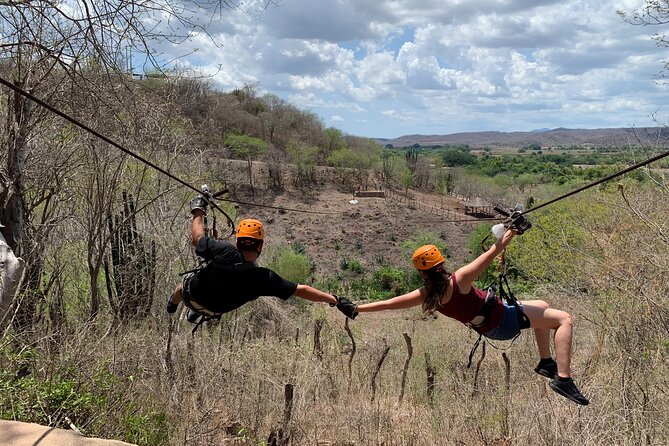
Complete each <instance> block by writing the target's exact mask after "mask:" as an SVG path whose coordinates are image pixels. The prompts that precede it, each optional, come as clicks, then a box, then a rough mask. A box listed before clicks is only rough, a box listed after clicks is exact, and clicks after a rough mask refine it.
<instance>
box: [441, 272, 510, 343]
mask: <svg viewBox="0 0 669 446" xmlns="http://www.w3.org/2000/svg"><path fill="white" fill-rule="evenodd" d="M451 280H452V282H451V283H452V284H453V294H452V295H451V299H450V300H449V301H448V302H446V303H445V304H443V305H439V307H438V308H437V311H438V312H440V313H441V314H443V315H444V316H448V317H452V318H453V319H455V320H458V321H460V322H462V323H463V324H466V323H468V322H470V321H471V320H472V319H474V318H475V317H476V316H477V315H478V314H479V311H481V307H483V302H485V298H486V295H487V293H486V292H485V291H483V290H479V289H478V288H476V287H475V286H472V288H471V290H469V292H468V293H467V294H464V293H462V292H461V291H460V287H458V282H457V280H456V278H455V274H452V275H451ZM503 313H504V304H502V301H501V300H499V298H498V299H497V305H495V307H494V308H493V310H492V312H491V313H490V315H489V316H488V318H487V320H486V321H485V325H483V326H482V327H480V328H479V329H478V330H477V331H478V332H479V333H486V332H488V331H490V330H492V329H493V328H495V327H497V325H498V324H499V321H500V319H501V318H502V314H503Z"/></svg>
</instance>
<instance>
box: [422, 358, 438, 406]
mask: <svg viewBox="0 0 669 446" xmlns="http://www.w3.org/2000/svg"><path fill="white" fill-rule="evenodd" d="M425 372H426V374H427V399H428V401H429V402H430V405H432V404H434V381H435V376H436V375H437V372H436V371H435V370H434V367H432V362H431V361H430V353H429V352H425Z"/></svg>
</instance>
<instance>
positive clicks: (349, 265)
mask: <svg viewBox="0 0 669 446" xmlns="http://www.w3.org/2000/svg"><path fill="white" fill-rule="evenodd" d="M339 267H340V268H341V269H342V270H344V271H351V272H354V273H358V274H360V273H362V272H363V271H364V267H363V266H362V262H361V261H360V260H357V259H349V258H347V257H344V258H342V259H341V260H340V261H339Z"/></svg>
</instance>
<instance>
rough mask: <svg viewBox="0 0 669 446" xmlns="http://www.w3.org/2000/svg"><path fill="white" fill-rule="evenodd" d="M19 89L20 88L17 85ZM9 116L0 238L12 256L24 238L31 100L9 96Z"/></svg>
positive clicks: (1, 196) (0, 197)
mask: <svg viewBox="0 0 669 446" xmlns="http://www.w3.org/2000/svg"><path fill="white" fill-rule="evenodd" d="M19 86H22V85H19ZM9 102H10V103H9V104H8V107H7V108H8V110H9V116H8V119H7V127H8V128H7V134H8V141H7V150H8V153H7V165H6V167H5V168H6V171H5V172H2V173H0V180H2V183H3V184H1V185H0V186H2V191H1V192H0V205H2V211H1V212H2V215H0V220H1V221H0V222H1V223H3V224H4V225H5V228H4V229H3V235H4V236H5V237H6V243H7V245H8V246H9V248H10V249H11V250H12V251H14V252H15V253H18V254H19V255H20V254H21V253H20V251H19V247H20V245H21V238H22V237H23V219H24V215H25V204H24V202H23V195H22V193H21V190H22V188H23V171H24V169H23V164H24V161H25V152H26V144H27V140H28V122H29V117H30V112H31V109H32V107H31V104H32V102H31V101H28V100H26V99H24V98H23V96H21V95H19V94H18V93H15V94H13V95H10V96H9Z"/></svg>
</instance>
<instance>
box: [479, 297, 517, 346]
mask: <svg viewBox="0 0 669 446" xmlns="http://www.w3.org/2000/svg"><path fill="white" fill-rule="evenodd" d="M520 309H521V310H522V309H523V305H522V304H520ZM518 334H520V320H519V318H518V309H517V308H516V307H515V306H514V305H508V304H504V314H502V318H501V319H500V321H499V325H498V326H497V327H495V328H493V329H492V330H490V331H488V332H486V333H483V336H485V337H486V338H488V339H494V340H497V341H506V340H507V339H513V338H515V337H516V336H518Z"/></svg>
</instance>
